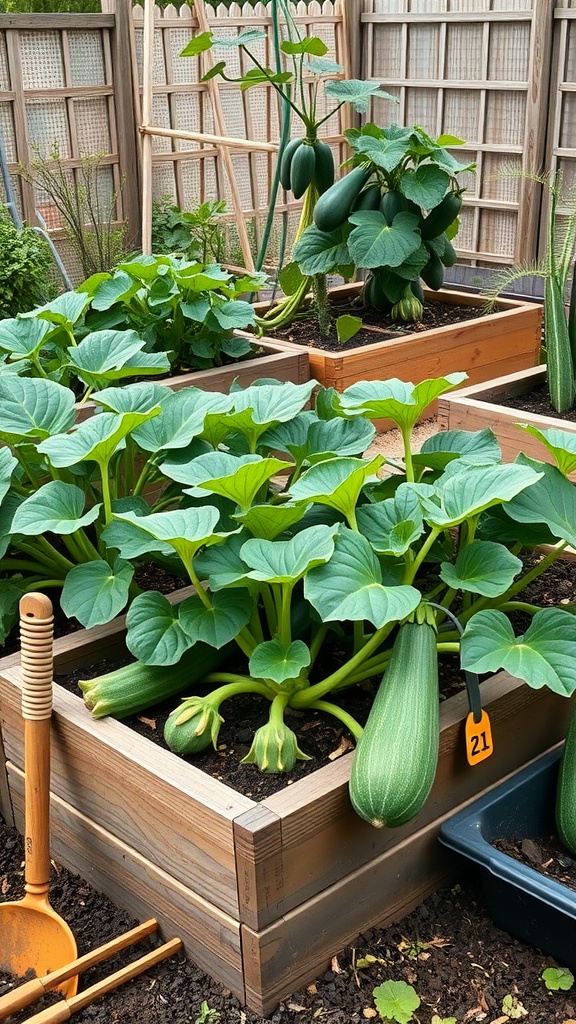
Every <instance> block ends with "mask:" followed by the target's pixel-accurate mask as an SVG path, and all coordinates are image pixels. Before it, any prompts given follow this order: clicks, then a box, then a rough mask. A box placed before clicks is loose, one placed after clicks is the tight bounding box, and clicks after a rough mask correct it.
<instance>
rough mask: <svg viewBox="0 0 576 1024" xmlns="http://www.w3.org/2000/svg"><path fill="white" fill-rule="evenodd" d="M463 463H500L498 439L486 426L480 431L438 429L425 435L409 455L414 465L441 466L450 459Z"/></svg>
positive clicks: (436, 467) (500, 454)
mask: <svg viewBox="0 0 576 1024" xmlns="http://www.w3.org/2000/svg"><path fill="white" fill-rule="evenodd" d="M457 458H461V459H464V460H465V461H466V462H478V463H481V464H483V465H486V464H487V463H490V462H493V463H496V462H500V459H501V458H502V452H501V449H500V445H499V444H498V439H497V437H496V435H495V434H494V432H493V431H492V430H490V428H489V427H485V428H484V430H475V431H472V430H439V431H438V433H437V434H433V435H432V437H427V438H426V440H425V441H424V444H423V445H422V447H421V448H420V452H419V453H418V454H416V455H413V457H412V460H413V462H414V465H415V466H423V467H425V466H427V467H429V468H430V469H444V468H445V466H446V465H447V464H448V463H449V462H451V461H452V460H453V459H457Z"/></svg>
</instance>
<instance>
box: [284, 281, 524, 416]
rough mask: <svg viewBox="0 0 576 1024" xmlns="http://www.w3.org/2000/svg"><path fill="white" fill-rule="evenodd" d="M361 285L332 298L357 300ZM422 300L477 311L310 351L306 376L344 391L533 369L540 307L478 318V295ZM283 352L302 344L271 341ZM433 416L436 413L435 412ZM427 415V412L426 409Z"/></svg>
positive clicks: (499, 308) (515, 307)
mask: <svg viewBox="0 0 576 1024" xmlns="http://www.w3.org/2000/svg"><path fill="white" fill-rule="evenodd" d="M359 289H360V285H358V284H354V285H342V286H339V287H337V288H335V289H334V290H333V294H334V296H335V297H338V298H340V297H343V296H348V295H349V296H351V297H352V296H356V295H357V294H358V291H359ZM425 294H426V301H427V302H429V303H433V302H443V303H445V302H447V303H451V304H453V305H454V307H456V308H457V307H458V306H466V307H471V306H472V307H474V306H476V307H478V316H477V317H475V318H474V319H472V320H466V321H462V322H460V323H459V322H458V319H457V315H456V308H455V317H454V324H453V325H451V326H443V327H438V328H435V329H433V330H427V331H418V332H414V333H407V334H404V335H403V336H401V337H394V338H390V336H389V334H386V335H385V336H383V332H382V331H381V330H380V329H378V328H376V327H369V328H368V327H366V328H365V329H366V330H369V331H370V332H371V333H373V334H374V339H375V340H374V343H373V344H369V345H362V346H358V347H352V348H348V349H347V350H346V351H345V352H331V351H325V350H323V349H319V348H316V347H314V346H308V347H307V351H308V355H309V359H310V374H311V376H312V377H314V378H316V380H318V381H319V383H320V384H323V385H324V386H325V387H334V388H336V389H337V390H338V391H342V390H344V388H346V387H348V386H349V385H350V384H354V383H355V382H356V381H359V380H387V379H389V378H391V377H399V378H400V379H401V380H411V381H413V382H414V383H419V381H421V380H426V379H427V378H430V377H439V376H444V375H445V374H447V373H453V372H455V371H458V370H460V371H464V372H466V373H467V374H468V378H469V381H470V383H473V384H476V383H479V382H481V381H485V380H487V379H489V378H491V377H493V376H494V374H495V373H501V374H507V373H512V372H514V371H516V370H523V369H525V368H527V367H531V366H534V365H535V364H536V363H537V361H538V358H539V352H540V343H541V330H542V306H540V305H538V304H537V303H530V302H522V301H517V300H515V299H498V301H497V303H496V311H495V312H494V313H490V314H488V315H483V314H482V305H483V301H484V300H483V298H482V296H479V295H475V294H471V293H469V292H458V291H451V290H446V291H445V290H441V291H439V292H433V291H429V290H425ZM275 343H276V344H277V345H279V346H281V347H282V348H284V349H286V350H290V351H293V350H294V349H296V350H298V351H301V350H302V346H301V345H295V344H294V343H293V342H289V341H281V340H279V339H278V340H275ZM432 411H435V409H433V410H432ZM427 415H430V410H427Z"/></svg>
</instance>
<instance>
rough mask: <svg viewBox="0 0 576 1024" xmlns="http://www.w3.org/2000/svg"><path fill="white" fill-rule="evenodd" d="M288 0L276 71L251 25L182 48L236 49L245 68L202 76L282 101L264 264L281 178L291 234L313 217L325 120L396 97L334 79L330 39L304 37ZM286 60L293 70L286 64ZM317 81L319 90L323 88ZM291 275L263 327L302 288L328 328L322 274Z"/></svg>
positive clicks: (329, 178) (192, 51) (324, 172)
mask: <svg viewBox="0 0 576 1024" xmlns="http://www.w3.org/2000/svg"><path fill="white" fill-rule="evenodd" d="M277 6H278V3H277V2H276V3H275V0H272V4H271V14H272V19H273V25H274V28H275V36H277V35H278V12H277ZM292 6H294V5H290V4H289V3H287V2H286V0H280V7H281V9H282V15H283V21H284V26H285V31H286V34H287V36H288V38H286V39H284V40H283V41H282V42H280V41H279V39H278V45H277V55H276V64H277V67H276V70H274V69H272V68H269V67H267V66H266V64H265V63H264V60H265V59H264V58H263V57H262V54H261V45H260V44H261V43H262V41H263V40H266V38H267V33H266V32H265V31H263V30H261V29H255V28H247V29H242V30H241V31H240V32H239V33H238V35H235V36H218V35H215V34H214V33H213V32H203V33H201V34H199V35H197V36H195V37H194V38H193V39H192V40H191V41H190V42H189V43H188V44H187V46H185V48H184V49H183V50H182V53H181V55H180V56H182V57H197V56H198V55H199V54H201V53H203V52H205V51H206V50H211V49H215V50H222V49H223V50H225V51H226V50H228V52H230V50H239V51H240V52H241V53H242V54H243V55H245V56H246V57H247V58H248V59H249V61H250V63H251V67H249V70H247V71H245V72H244V73H243V74H241V75H240V77H237V78H234V77H231V75H230V72H229V70H228V69H227V62H226V61H225V60H219V61H218V62H217V63H216V64H215V65H214V67H213V68H211V70H210V71H209V72H208V73H207V74H205V75H204V78H203V79H202V80H203V81H206V80H208V79H210V78H213V77H214V76H215V75H219V76H221V77H222V78H223V79H224V80H225V81H226V82H233V83H236V84H237V85H238V86H239V88H240V89H241V90H242V91H245V90H246V89H249V88H252V87H253V86H258V85H260V86H261V85H270V86H272V88H273V89H275V90H276V92H277V93H278V95H279V97H280V99H281V101H282V103H283V105H284V107H285V117H284V128H285V131H283V132H282V139H281V142H280V146H279V152H278V161H277V168H276V176H275V179H274V181H273V182H272V187H271V195H270V204H269V205H270V212H269V218H268V223H267V229H266V232H265V238H264V242H263V245H262V246H261V250H260V253H259V256H258V260H257V265H258V266H262V264H263V262H264V255H265V247H266V245H267V242H268V238H269V232H270V227H271V223H272V217H273V214H274V207H275V203H276V196H277V191H278V185H279V184H280V185H282V188H284V189H285V190H286V191H291V192H292V194H293V195H294V198H295V199H302V198H303V200H304V201H303V206H302V213H301V216H300V223H299V226H298V230H297V232H296V238H299V237H300V235H301V234H302V232H303V231H304V230H305V228H306V227H307V226H309V225H310V224H311V223H312V215H313V212H314V208H315V205H316V202H317V201H318V197H319V196H322V195H323V193H324V192H326V190H327V189H329V188H330V186H331V185H332V184H333V182H334V157H333V154H332V149H331V147H330V146H329V145H328V143H327V142H326V141H324V140H323V139H322V138H320V137H319V134H318V132H319V129H320V128H321V127H322V125H323V124H325V123H326V122H327V121H329V120H330V118H332V117H334V115H335V114H336V113H337V112H338V111H339V110H340V108H341V107H342V106H343V105H344V104H345V103H349V104H350V105H351V106H352V107H353V108H354V110H356V111H357V112H358V113H361V114H365V113H366V112H367V111H368V108H369V105H370V100H371V99H372V97H378V98H379V99H387V100H391V101H392V102H394V103H397V102H398V100H397V98H396V97H395V96H391V95H390V94H389V93H387V92H384V91H383V90H382V89H381V88H380V86H379V85H378V83H377V82H366V81H360V80H358V79H347V80H341V79H339V78H336V77H335V76H340V75H342V73H343V71H344V68H343V67H342V65H340V64H338V63H337V62H336V61H333V60H329V59H326V54H327V53H328V46H327V45H326V43H325V42H324V40H323V39H321V38H320V37H318V36H307V35H305V36H302V34H301V33H300V31H299V28H298V25H297V22H296V21H295V19H294V17H293V14H292V9H291V8H292ZM233 63H234V60H233ZM287 66H291V70H287ZM321 85H323V91H324V97H322V96H321V95H320V86H321ZM326 99H327V100H328V109H326V106H327V104H326ZM293 119H296V121H299V122H300V124H301V126H302V129H301V130H302V132H303V134H302V135H300V136H299V137H298V138H295V139H292V140H290V141H288V140H287V138H286V133H287V132H288V131H289V129H290V123H291V120H293ZM291 281H292V275H291V274H290V273H289V274H288V275H286V274H282V273H281V274H280V275H279V282H280V285H281V286H282V288H283V289H284V291H285V298H283V299H281V300H280V301H279V302H278V303H276V304H275V305H273V306H272V308H271V309H270V311H269V312H268V313H266V314H265V315H264V316H263V317H259V318H258V325H259V327H260V328H261V330H264V329H268V330H273V329H274V328H277V327H280V326H283V325H284V324H287V323H290V321H291V320H292V319H293V317H294V316H295V314H296V313H297V312H298V310H299V308H300V305H301V303H302V300H303V299H304V297H305V295H306V293H307V292H308V291H310V290H312V292H313V295H314V302H315V308H316V311H317V314H318V318H319V323H320V326H321V329H322V330H323V331H324V332H325V333H328V328H329V321H330V315H329V308H328V299H327V295H326V278H325V276H324V275H323V274H320V275H316V274H312V275H309V276H299V279H298V281H297V282H296V284H295V286H292V283H291Z"/></svg>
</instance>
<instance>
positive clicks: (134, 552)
mask: <svg viewBox="0 0 576 1024" xmlns="http://www.w3.org/2000/svg"><path fill="white" fill-rule="evenodd" d="M113 511H114V518H113V519H112V522H111V523H109V524H108V526H107V527H106V528H105V529H104V530H103V531H102V534H101V539H102V540H103V541H104V543H105V544H106V546H107V547H108V548H117V549H118V551H119V552H120V554H121V555H122V558H139V557H140V556H141V555H147V554H149V553H150V552H152V551H158V552H159V553H160V554H161V555H164V556H165V557H170V556H172V555H173V553H174V549H173V548H172V546H171V545H170V544H167V543H166V542H165V541H162V540H159V539H158V538H157V537H152V536H151V535H150V533H148V532H146V531H145V530H141V529H139V527H138V525H137V524H138V522H139V521H140V519H144V518H146V517H145V516H142V515H140V516H138V515H136V516H135V519H134V520H133V521H132V522H125V521H121V520H120V519H119V518H118V515H121V514H122V513H121V511H120V510H119V509H117V506H116V503H114V506H113ZM124 511H131V510H130V509H128V510H124ZM133 514H135V513H133Z"/></svg>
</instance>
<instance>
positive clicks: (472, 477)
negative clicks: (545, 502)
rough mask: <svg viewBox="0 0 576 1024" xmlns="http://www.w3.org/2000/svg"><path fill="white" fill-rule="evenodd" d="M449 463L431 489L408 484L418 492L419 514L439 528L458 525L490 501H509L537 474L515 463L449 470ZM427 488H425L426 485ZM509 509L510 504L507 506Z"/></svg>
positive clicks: (533, 481)
mask: <svg viewBox="0 0 576 1024" xmlns="http://www.w3.org/2000/svg"><path fill="white" fill-rule="evenodd" d="M454 465H457V464H455V463H450V465H449V466H448V468H447V470H446V471H445V472H444V474H443V475H442V476H441V477H439V479H438V480H437V481H436V484H435V485H434V492H433V493H431V492H430V491H429V490H428V489H427V487H426V485H422V484H410V485H409V486H411V487H413V488H414V490H415V492H416V493H417V494H419V495H420V500H421V504H422V514H423V516H424V519H425V520H426V522H427V523H429V524H430V525H431V526H435V527H437V528H439V529H442V530H445V529H450V528H451V527H453V526H458V525H459V524H460V523H463V522H464V521H465V520H466V519H470V517H471V516H477V515H479V514H480V513H481V512H483V511H484V510H485V509H487V508H490V507H491V506H492V505H499V504H500V503H501V502H510V501H511V499H512V498H514V497H515V496H516V495H517V494H519V493H520V492H521V491H523V490H524V489H525V488H531V487H532V486H533V485H534V484H535V482H536V481H537V480H538V479H539V474H538V473H536V472H535V471H534V470H532V469H530V468H529V467H527V466H520V465H518V464H512V465H506V464H504V463H500V464H499V465H496V466H468V465H466V466H462V467H461V468H459V469H458V470H457V471H456V472H453V473H450V472H449V471H450V469H451V467H452V466H454ZM425 488H426V489H425ZM508 510H509V506H508Z"/></svg>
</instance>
